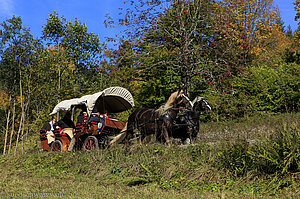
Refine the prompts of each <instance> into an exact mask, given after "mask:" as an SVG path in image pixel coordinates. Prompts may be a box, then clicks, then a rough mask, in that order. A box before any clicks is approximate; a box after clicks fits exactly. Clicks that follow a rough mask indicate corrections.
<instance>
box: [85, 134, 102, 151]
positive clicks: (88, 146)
mask: <svg viewBox="0 0 300 199" xmlns="http://www.w3.org/2000/svg"><path fill="white" fill-rule="evenodd" d="M98 148H99V144H98V139H97V138H96V137H95V136H88V137H87V138H86V139H85V141H84V143H83V147H82V150H83V151H89V150H96V149H98Z"/></svg>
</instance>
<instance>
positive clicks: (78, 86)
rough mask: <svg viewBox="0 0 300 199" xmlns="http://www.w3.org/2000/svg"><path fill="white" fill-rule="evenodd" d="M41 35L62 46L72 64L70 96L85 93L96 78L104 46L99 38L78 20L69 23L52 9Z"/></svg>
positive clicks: (50, 43) (53, 43)
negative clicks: (52, 11) (71, 90)
mask: <svg viewBox="0 0 300 199" xmlns="http://www.w3.org/2000/svg"><path fill="white" fill-rule="evenodd" d="M42 38H43V39H44V40H45V41H46V42H47V44H48V45H49V46H55V48H57V49H58V51H60V49H59V48H63V51H64V53H65V55H66V56H67V59H68V62H69V63H72V64H74V67H75V69H74V71H73V73H74V77H73V81H74V88H73V89H74V92H73V97H77V96H79V95H80V94H82V93H84V94H86V92H88V91H89V89H90V88H91V87H90V84H91V82H93V80H97V79H98V78H99V73H98V72H96V71H97V68H99V67H100V61H101V59H102V54H101V52H102V50H103V48H104V46H103V45H102V44H100V40H99V37H98V36H97V35H95V34H94V33H88V31H87V26H86V25H85V24H82V23H81V22H80V21H79V20H77V19H76V20H75V21H74V22H73V23H72V22H70V21H67V20H66V19H65V18H64V17H59V16H58V14H57V13H55V12H54V13H52V14H50V15H49V18H48V19H47V24H46V25H45V26H44V27H43V31H42ZM87 80H89V81H87ZM96 82H99V81H96Z"/></svg>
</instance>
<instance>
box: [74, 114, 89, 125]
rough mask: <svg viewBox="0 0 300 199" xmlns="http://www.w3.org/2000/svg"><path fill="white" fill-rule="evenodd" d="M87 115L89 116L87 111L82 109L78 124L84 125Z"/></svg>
mask: <svg viewBox="0 0 300 199" xmlns="http://www.w3.org/2000/svg"><path fill="white" fill-rule="evenodd" d="M86 117H87V113H86V112H85V111H81V112H80V114H79V115H78V117H77V123H76V125H82V124H83V123H84V122H85V118H86Z"/></svg>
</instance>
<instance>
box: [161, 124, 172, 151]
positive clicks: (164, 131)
mask: <svg viewBox="0 0 300 199" xmlns="http://www.w3.org/2000/svg"><path fill="white" fill-rule="evenodd" d="M162 135H163V138H164V139H165V142H166V144H167V145H168V146H169V145H170V139H169V131H168V126H167V125H166V124H165V123H163V125H162Z"/></svg>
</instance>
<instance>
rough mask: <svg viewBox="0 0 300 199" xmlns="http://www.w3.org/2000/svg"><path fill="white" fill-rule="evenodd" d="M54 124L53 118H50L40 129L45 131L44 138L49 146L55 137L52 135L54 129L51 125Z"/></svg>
mask: <svg viewBox="0 0 300 199" xmlns="http://www.w3.org/2000/svg"><path fill="white" fill-rule="evenodd" d="M54 124H55V118H54V117H53V116H52V117H51V119H50V121H49V122H45V123H44V125H43V127H42V129H43V130H45V131H46V136H47V140H48V144H49V146H50V145H51V144H52V142H54V140H55V135H54V133H53V131H54V127H53V125H54Z"/></svg>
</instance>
